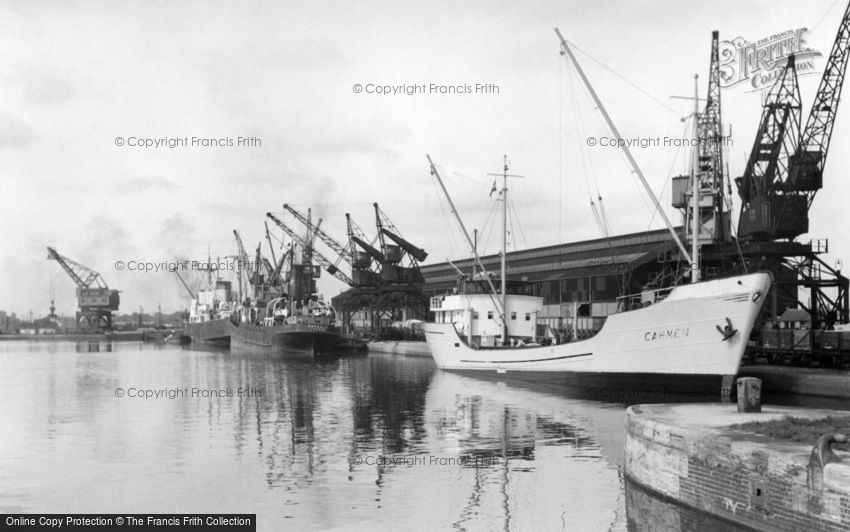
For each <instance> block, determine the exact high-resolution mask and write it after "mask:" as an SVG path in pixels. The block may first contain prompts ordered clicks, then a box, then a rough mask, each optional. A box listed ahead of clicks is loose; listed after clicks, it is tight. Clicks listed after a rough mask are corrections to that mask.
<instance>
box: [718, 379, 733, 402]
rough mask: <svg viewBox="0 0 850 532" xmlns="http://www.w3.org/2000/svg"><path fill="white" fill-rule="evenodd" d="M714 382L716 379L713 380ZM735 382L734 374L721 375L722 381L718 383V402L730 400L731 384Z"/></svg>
mask: <svg viewBox="0 0 850 532" xmlns="http://www.w3.org/2000/svg"><path fill="white" fill-rule="evenodd" d="M715 382H716V381H715ZM734 382H735V376H734V375H723V382H722V383H721V384H720V402H721V403H731V402H732V385H733V383H734Z"/></svg>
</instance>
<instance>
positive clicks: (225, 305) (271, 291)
mask: <svg viewBox="0 0 850 532" xmlns="http://www.w3.org/2000/svg"><path fill="white" fill-rule="evenodd" d="M234 234H235V236H236V242H237V244H238V247H239V255H238V256H237V259H238V260H239V267H238V268H237V271H238V277H239V290H238V292H237V293H235V294H234V292H233V290H232V283H231V282H230V281H225V280H222V279H217V280H216V281H215V283H210V284H211V285H212V286H211V287H210V288H208V289H207V290H202V291H200V292H199V293H198V295H197V297H196V298H194V299H193V302H192V306H191V308H190V311H189V321H188V322H187V323H186V326H185V334H186V336H188V337H190V338H191V339H192V342H193V343H204V344H212V345H219V346H229V347H231V348H238V349H241V350H260V351H280V352H288V353H302V354H303V353H308V354H328V353H331V352H333V351H334V349H335V348H336V347H337V346H339V345H340V343H341V339H342V336H341V333H340V328H339V325H338V323H337V319H336V312H335V311H334V309H333V307H331V305H330V304H329V303H327V302H326V301H324V300H323V299H322V297H321V295H319V294H317V290H316V279H317V278H318V277H319V275H320V273H321V269H320V268H319V267H318V266H315V265H314V264H313V261H312V255H313V251H312V246H311V242H312V236H311V235H310V228H309V227H308V234H307V236H306V238H304V239H300V238H298V239H296V240H294V241H293V243H292V244H291V245H290V247H289V249H288V251H286V253H284V254H283V255H282V256H281V257H280V261H279V262H276V263H275V264H274V265H272V263H270V262H269V261H268V260H267V259H265V258H263V257H262V256H261V255H260V251H259V249H258V250H257V255H256V260H255V261H254V262H253V263H251V262H249V261H248V258H247V253H246V252H245V249H244V246H243V245H242V240H241V238H240V236H239V233H238V232H237V231H234ZM291 236H294V235H291ZM287 265H288V268H287V269H286V273H283V270H284V267H285V266H287ZM243 281H244V282H243ZM243 290H244V292H243Z"/></svg>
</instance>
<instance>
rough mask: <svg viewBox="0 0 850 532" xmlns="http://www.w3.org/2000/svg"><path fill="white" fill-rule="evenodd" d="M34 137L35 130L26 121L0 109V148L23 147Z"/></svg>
mask: <svg viewBox="0 0 850 532" xmlns="http://www.w3.org/2000/svg"><path fill="white" fill-rule="evenodd" d="M35 137H36V134H35V131H34V130H33V129H32V128H31V127H30V126H29V125H28V124H27V123H26V122H24V121H23V120H21V119H19V118H18V117H16V116H15V115H13V114H12V113H10V112H8V111H4V110H0V150H2V149H3V148H11V149H20V148H25V147H26V146H27V145H28V144H29V143H30V142H31V141H32V140H33V139H34V138H35Z"/></svg>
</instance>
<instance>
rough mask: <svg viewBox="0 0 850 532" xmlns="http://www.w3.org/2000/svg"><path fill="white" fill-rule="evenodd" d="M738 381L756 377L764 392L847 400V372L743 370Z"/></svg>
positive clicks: (783, 368) (849, 379) (849, 381)
mask: <svg viewBox="0 0 850 532" xmlns="http://www.w3.org/2000/svg"><path fill="white" fill-rule="evenodd" d="M738 375H739V376H740V377H758V378H759V379H761V381H762V389H764V390H765V391H767V392H776V393H791V394H798V395H815V396H821V397H836V398H841V399H850V371H838V370H834V369H820V368H794V367H786V366H767V365H765V366H744V367H742V368H741V371H740V372H739V373H738Z"/></svg>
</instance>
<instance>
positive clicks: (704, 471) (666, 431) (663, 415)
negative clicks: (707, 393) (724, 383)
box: [625, 404, 850, 532]
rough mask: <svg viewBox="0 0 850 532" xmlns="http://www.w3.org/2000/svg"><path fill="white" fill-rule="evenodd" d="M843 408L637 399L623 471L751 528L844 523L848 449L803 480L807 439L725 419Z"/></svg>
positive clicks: (836, 527)
mask: <svg viewBox="0 0 850 532" xmlns="http://www.w3.org/2000/svg"><path fill="white" fill-rule="evenodd" d="M788 415H793V416H795V417H808V418H813V419H814V418H823V417H827V416H829V415H838V416H842V415H848V413H847V412H836V411H829V410H808V409H796V408H775V407H767V408H765V409H764V411H763V412H762V413H757V414H741V413H737V412H736V406H735V405H729V404H718V405H705V404H703V405H692V404H689V405H639V406H633V407H631V408H629V409H628V410H627V412H626V447H625V455H626V475H627V477H628V478H629V480H631V481H632V482H635V483H636V484H638V485H640V486H641V487H643V488H645V489H648V490H651V491H652V492H655V493H657V494H658V495H660V496H662V497H665V498H668V499H670V500H672V501H675V502H677V503H679V504H682V505H686V506H688V507H691V508H695V509H697V510H700V511H702V512H705V513H707V514H710V515H712V516H715V517H718V518H721V519H723V520H727V521H731V522H733V523H736V524H738V525H743V526H746V527H751V528H753V529H755V530H766V531H767V530H770V531H784V530H788V531H791V530H807V531H810V532H814V531H830V532H832V531H835V532H838V531H847V530H850V457H848V456H847V455H846V453H843V455H844V457H845V461H844V462H842V463H832V464H827V465H826V466H825V467H824V470H823V472H824V478H823V486H822V487H821V489H812V488H810V487H809V479H808V463H809V455H810V453H811V449H812V447H811V446H807V445H801V444H797V443H793V442H787V441H781V440H776V439H773V438H768V437H765V436H760V435H756V434H753V433H743V432H739V431H733V430H731V429H728V428H726V427H728V426H730V425H733V424H737V423H746V422H749V421H768V420H771V419H781V418H783V417H785V416H788Z"/></svg>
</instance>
